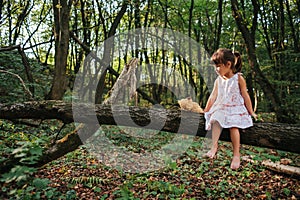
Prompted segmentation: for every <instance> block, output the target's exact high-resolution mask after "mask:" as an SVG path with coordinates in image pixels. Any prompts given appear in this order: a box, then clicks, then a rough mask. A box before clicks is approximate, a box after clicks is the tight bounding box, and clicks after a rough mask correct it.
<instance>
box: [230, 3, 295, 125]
mask: <svg viewBox="0 0 300 200" xmlns="http://www.w3.org/2000/svg"><path fill="white" fill-rule="evenodd" d="M252 4H253V20H252V26H251V29H249V28H248V25H249V24H247V23H246V22H245V21H246V19H245V18H244V17H243V15H242V13H241V11H240V9H239V3H238V1H237V0H231V8H232V14H233V17H234V19H235V21H236V24H237V26H238V28H239V30H240V31H241V33H242V35H243V38H244V40H245V43H246V48H247V54H248V60H249V64H250V67H251V69H252V72H253V74H254V76H255V78H256V81H257V82H258V84H259V85H260V87H261V88H262V90H263V92H264V94H265V95H266V97H267V98H268V99H269V100H270V102H271V105H272V106H273V109H274V111H275V112H276V117H277V120H278V121H279V122H290V121H292V122H293V119H291V118H289V117H288V114H287V111H286V110H285V109H284V108H283V107H281V100H280V98H279V96H278V95H277V94H276V91H275V89H274V87H273V86H272V85H271V83H270V82H269V80H268V79H267V78H266V77H265V76H264V74H263V73H262V71H261V70H260V68H259V64H258V62H257V57H256V48H255V32H256V27H257V17H258V11H259V5H258V2H257V0H252Z"/></svg>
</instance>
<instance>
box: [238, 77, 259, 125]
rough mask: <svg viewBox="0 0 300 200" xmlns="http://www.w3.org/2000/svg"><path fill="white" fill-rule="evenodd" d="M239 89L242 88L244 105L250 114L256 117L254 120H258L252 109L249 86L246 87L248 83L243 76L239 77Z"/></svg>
mask: <svg viewBox="0 0 300 200" xmlns="http://www.w3.org/2000/svg"><path fill="white" fill-rule="evenodd" d="M239 87H240V91H241V95H242V97H243V98H244V103H245V106H246V108H247V110H248V113H249V114H250V115H251V116H252V117H254V119H255V120H256V119H257V115H256V114H255V113H254V111H253V108H252V103H251V99H250V96H249V94H248V91H247V85H246V81H245V79H244V77H243V76H241V75H239Z"/></svg>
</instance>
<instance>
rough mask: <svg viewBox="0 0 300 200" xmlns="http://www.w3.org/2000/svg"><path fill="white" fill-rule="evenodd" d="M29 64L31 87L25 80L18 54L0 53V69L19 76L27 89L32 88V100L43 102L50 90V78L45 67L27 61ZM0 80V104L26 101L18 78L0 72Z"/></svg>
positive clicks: (13, 52) (23, 69)
mask: <svg viewBox="0 0 300 200" xmlns="http://www.w3.org/2000/svg"><path fill="white" fill-rule="evenodd" d="M29 62H30V66H31V73H32V76H33V78H34V83H33V85H31V83H29V82H28V80H27V76H26V72H25V68H24V66H23V63H22V58H21V56H20V54H18V52H17V51H11V52H0V69H1V70H5V71H9V72H11V73H14V74H17V75H19V76H20V77H21V78H22V79H23V81H24V82H25V86H26V87H27V89H28V88H29V87H30V86H33V87H34V89H35V93H34V96H35V97H34V98H35V99H36V100H43V99H44V97H45V94H46V93H47V92H48V91H49V89H50V81H51V79H52V77H51V76H49V71H47V70H45V66H43V65H41V64H40V63H38V62H36V61H34V60H29ZM0 79H1V82H0V102H1V103H13V102H20V101H26V100H28V97H27V96H26V93H25V91H24V89H23V86H22V83H21V82H20V80H19V79H18V78H16V77H15V76H13V75H10V74H7V73H1V72H0Z"/></svg>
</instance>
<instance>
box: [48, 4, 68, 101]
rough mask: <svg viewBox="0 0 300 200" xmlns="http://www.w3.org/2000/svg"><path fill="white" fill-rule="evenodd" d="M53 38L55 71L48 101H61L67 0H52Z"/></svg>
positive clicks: (65, 44) (65, 82) (64, 68)
mask: <svg viewBox="0 0 300 200" xmlns="http://www.w3.org/2000/svg"><path fill="white" fill-rule="evenodd" d="M53 10H54V36H55V70H54V78H53V82H52V87H51V90H50V93H49V95H48V99H54V100H61V99H62V98H63V96H64V94H65V92H66V89H67V85H68V80H67V74H66V72H67V64H68V62H67V61H68V50H69V38H70V36H69V15H70V6H69V5H68V1H67V0H61V1H58V0H53Z"/></svg>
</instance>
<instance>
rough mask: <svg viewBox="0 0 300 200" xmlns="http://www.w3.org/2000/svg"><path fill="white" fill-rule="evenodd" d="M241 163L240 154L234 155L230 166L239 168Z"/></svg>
mask: <svg viewBox="0 0 300 200" xmlns="http://www.w3.org/2000/svg"><path fill="white" fill-rule="evenodd" d="M240 164H241V160H240V156H233V158H232V161H231V165H230V168H231V169H238V168H239V167H240Z"/></svg>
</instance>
